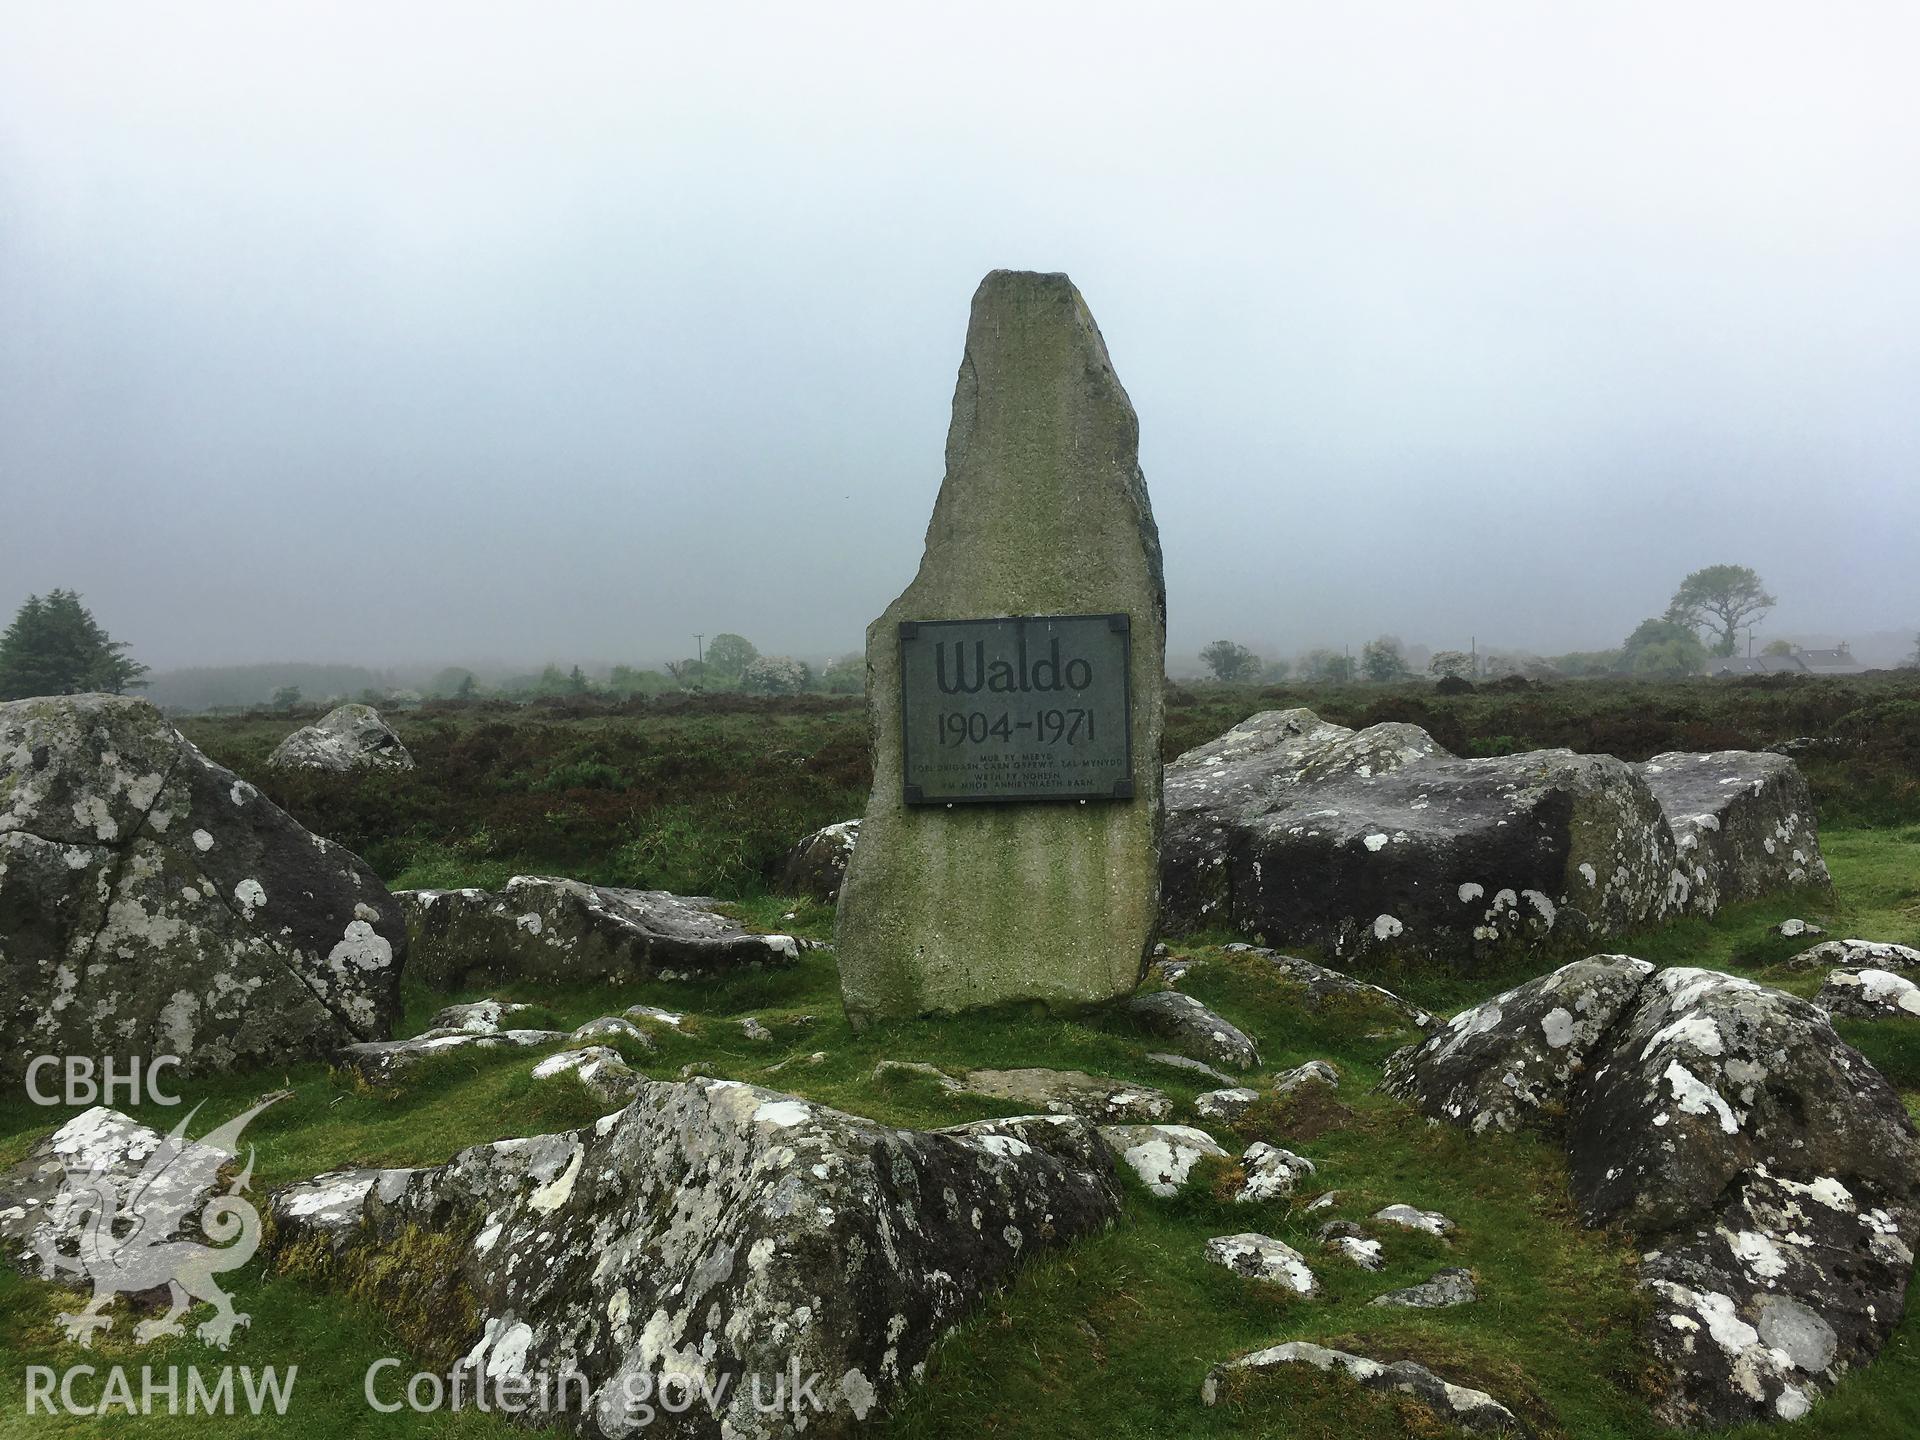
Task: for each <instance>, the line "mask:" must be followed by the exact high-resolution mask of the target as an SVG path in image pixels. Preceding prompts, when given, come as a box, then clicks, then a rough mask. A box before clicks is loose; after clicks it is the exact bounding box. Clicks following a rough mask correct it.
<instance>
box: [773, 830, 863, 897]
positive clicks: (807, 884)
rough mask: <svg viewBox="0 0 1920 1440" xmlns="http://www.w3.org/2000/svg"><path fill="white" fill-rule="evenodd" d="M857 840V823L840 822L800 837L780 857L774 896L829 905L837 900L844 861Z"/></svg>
mask: <svg viewBox="0 0 1920 1440" xmlns="http://www.w3.org/2000/svg"><path fill="white" fill-rule="evenodd" d="M859 838H860V822H859V821H858V820H857V819H855V820H842V821H841V822H840V823H839V824H837V825H828V826H826V827H825V828H823V829H820V830H816V831H814V832H813V833H812V834H811V835H808V836H806V837H804V838H803V839H802V840H801V841H800V842H799V843H798V844H797V845H795V846H794V847H793V848H792V849H791V850H789V851H788V852H787V853H786V854H785V855H783V856H781V857H780V866H779V868H778V869H777V870H776V871H775V872H774V879H773V888H774V893H776V894H779V895H804V896H806V897H807V898H808V899H810V900H818V901H819V902H820V903H821V904H822V905H831V904H833V902H834V901H836V900H838V899H839V898H840V882H841V881H842V880H844V879H845V878H846V875H847V861H848V860H850V859H852V858H853V847H854V844H855V842H856V841H858V840H859Z"/></svg>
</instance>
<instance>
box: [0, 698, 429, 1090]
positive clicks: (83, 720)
mask: <svg viewBox="0 0 1920 1440" xmlns="http://www.w3.org/2000/svg"><path fill="white" fill-rule="evenodd" d="M406 944H407V941H406V929H405V925H404V923H403V921H402V919H401V915H400V912H399V909H398V907H397V906H396V905H395V904H394V901H393V899H392V897H391V896H389V895H388V894H387V890H386V887H385V886H384V885H382V884H381V883H380V881H379V878H378V877H377V876H375V875H374V873H373V872H372V871H371V870H369V869H368V868H367V867H366V865H364V864H363V863H361V861H360V860H359V859H358V858H356V857H355V856H354V855H352V854H350V853H348V852H347V851H346V850H343V849H341V848H340V847H339V846H337V845H334V844H331V843H330V842H328V841H326V840H323V839H321V838H320V837H318V836H316V835H312V834H309V833H308V832H307V831H306V830H305V829H303V828H302V827H301V826H300V824H299V823H298V822H297V821H295V820H294V819H293V818H292V817H291V816H289V815H288V814H287V813H286V812H285V811H283V810H281V809H280V808H279V807H278V806H277V805H274V804H273V803H272V802H271V801H269V800H267V799H266V798H265V797H264V796H262V795H261V794H260V792H259V791H258V790H256V789H255V788H254V787H253V786H251V785H249V784H248V783H247V782H245V781H244V780H240V779H238V778H236V777H235V776H234V775H233V774H231V773H230V772H228V771H226V770H223V769H221V768H220V767H219V766H218V765H215V764H213V763H212V762H211V761H209V760H208V759H207V758H206V757H205V756H204V755H202V754H201V753H200V752H199V751H198V750H196V749H195V748H194V747H193V746H192V745H190V744H188V743H187V742H186V741H185V740H184V739H182V738H181V736H180V734H179V733H178V732H177V731H176V730H174V728H173V727H172V726H171V725H169V724H167V722H166V721H165V720H164V719H162V718H161V715H160V712H159V711H158V710H156V709H154V708H153V706H151V705H149V704H147V703H146V702H145V701H143V700H133V699H126V698H123V697H120V696H114V695H76V696H66V697H60V698H54V699H44V700H18V701H14V702H12V703H10V704H6V705H0V1081H5V1082H7V1083H12V1082H13V1081H15V1080H17V1079H18V1078H19V1077H20V1076H21V1074H22V1072H23V1069H24V1066H25V1065H26V1063H27V1061H28V1060H29V1058H30V1057H32V1056H34V1055H42V1054H54V1055H92V1056H95V1057H102V1058H104V1057H108V1056H112V1057H119V1059H120V1061H121V1063H122V1065H123V1066H124V1065H125V1064H126V1063H127V1061H128V1059H130V1057H132V1056H135V1055H140V1056H147V1057H152V1056H157V1055H177V1056H179V1057H180V1058H181V1059H182V1061H183V1062H184V1063H185V1067H186V1068H187V1069H188V1070H190V1071H197V1072H208V1071H218V1070H228V1069H235V1068H242V1067H246V1066H252V1065H264V1064H276V1065H277V1064H283V1063H286V1062H289V1061H294V1060H299V1059H304V1058H309V1057H317V1056H325V1055H328V1054H330V1053H331V1052H332V1051H333V1050H334V1049H335V1048H337V1047H338V1046H340V1045H341V1044H344V1043H351V1042H354V1041H362V1040H374V1039H379V1038H382V1037H384V1036H386V1035H389V1034H391V1033H392V1028H393V1025H394V1023H395V1021H396V1020H397V1019H398V1017H399V1011H400V1001H399V980H400V969H401V965H402V963H403V960H404V957H405V954H406Z"/></svg>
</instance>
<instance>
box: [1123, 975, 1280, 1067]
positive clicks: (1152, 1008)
mask: <svg viewBox="0 0 1920 1440" xmlns="http://www.w3.org/2000/svg"><path fill="white" fill-rule="evenodd" d="M1127 1013H1128V1014H1129V1015H1131V1016H1132V1017H1133V1018H1134V1020H1135V1021H1136V1022H1137V1023H1138V1024H1139V1025H1140V1027H1141V1028H1142V1029H1144V1030H1145V1031H1147V1033H1148V1034H1150V1035H1156V1036H1158V1037H1159V1038H1160V1039H1162V1040H1169V1041H1171V1042H1173V1044H1175V1045H1176V1046H1178V1047H1179V1048H1180V1049H1182V1050H1184V1051H1186V1052H1187V1053H1188V1054H1189V1055H1191V1056H1193V1057H1194V1058H1195V1059H1196V1060H1204V1061H1206V1062H1207V1063H1208V1064H1209V1065H1220V1066H1224V1067H1225V1068H1226V1069H1228V1070H1251V1069H1253V1068H1254V1067H1255V1066H1256V1065H1258V1064H1259V1063H1260V1051H1259V1050H1258V1048H1256V1047H1255V1045H1254V1043H1253V1041H1251V1040H1250V1039H1248V1038H1247V1036H1246V1034H1245V1032H1244V1031H1242V1030H1241V1029H1240V1028H1239V1027H1238V1026H1237V1025H1235V1024H1233V1022H1231V1021H1229V1020H1225V1019H1222V1018H1221V1017H1220V1016H1219V1015H1217V1014H1215V1013H1214V1012H1213V1011H1212V1010H1211V1009H1209V1008H1208V1007H1207V1006H1206V1005H1203V1004H1201V1002H1200V1001H1198V1000H1196V999H1194V998H1193V997H1192V996H1191V995H1182V994H1181V993H1180V992H1179V991H1178V990H1154V991H1150V992H1148V993H1147V994H1144V995H1135V996H1134V997H1133V998H1132V999H1131V1000H1129V1001H1128V1002H1127Z"/></svg>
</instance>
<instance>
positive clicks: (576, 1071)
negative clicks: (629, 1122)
mask: <svg viewBox="0 0 1920 1440" xmlns="http://www.w3.org/2000/svg"><path fill="white" fill-rule="evenodd" d="M563 1076H570V1077H571V1078H572V1079H574V1080H575V1081H577V1082H579V1084H580V1087H581V1088H582V1089H584V1090H585V1091H586V1092H587V1093H588V1094H589V1095H592V1096H593V1097H594V1098H595V1099H598V1100H604V1101H606V1102H607V1103H608V1104H610V1105H624V1104H626V1103H627V1101H629V1100H631V1099H632V1098H633V1097H634V1095H635V1094H637V1093H638V1092H639V1089H640V1087H641V1085H643V1084H644V1083H645V1082H646V1076H644V1075H642V1074H641V1073H640V1072H639V1071H638V1070H635V1069H634V1068H633V1067H632V1066H631V1065H629V1064H627V1062H626V1060H625V1059H624V1058H622V1056H621V1054H620V1052H619V1051H618V1050H614V1049H611V1048H610V1047H608V1046H605V1045H588V1046H587V1047H585V1048H584V1049H581V1050H562V1051H561V1052H560V1053H559V1054H558V1055H549V1056H548V1057H547V1058H546V1059H544V1060H542V1061H541V1062H540V1063H539V1064H538V1065H536V1066H534V1067H533V1078H534V1079H536V1080H557V1079H560V1078H562V1077H563Z"/></svg>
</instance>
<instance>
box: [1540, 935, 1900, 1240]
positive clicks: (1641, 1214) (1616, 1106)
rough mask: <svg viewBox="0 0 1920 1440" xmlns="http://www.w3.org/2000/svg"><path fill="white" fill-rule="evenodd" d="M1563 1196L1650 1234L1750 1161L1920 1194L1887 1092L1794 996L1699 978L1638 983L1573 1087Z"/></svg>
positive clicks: (1675, 972) (1672, 974)
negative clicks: (1568, 1191)
mask: <svg viewBox="0 0 1920 1440" xmlns="http://www.w3.org/2000/svg"><path fill="white" fill-rule="evenodd" d="M1569 1128H1570V1130H1571V1131H1572V1133H1574V1134H1575V1135H1576V1136H1577V1137H1578V1140H1577V1143H1576V1144H1575V1146H1574V1147H1573V1150H1572V1153H1571V1155H1570V1157H1569V1158H1570V1161H1571V1175H1572V1181H1573V1192H1574V1197H1575V1199H1576V1201H1577V1202H1578V1203H1579V1205H1580V1208H1581V1211H1582V1213H1583V1214H1584V1215H1585V1216H1586V1218H1587V1219H1588V1221H1589V1223H1592V1224H1604V1223H1606V1222H1608V1221H1613V1220H1618V1221H1620V1222H1622V1223H1624V1224H1625V1225H1626V1226H1627V1227H1628V1228H1629V1229H1631V1230H1633V1231H1634V1232H1635V1233H1637V1234H1651V1233H1653V1232H1655V1231H1658V1230H1662V1229H1667V1228H1670V1227H1672V1226H1675V1225H1680V1224H1685V1223H1686V1222H1687V1221H1689V1220H1691V1219H1693V1218H1695V1217H1697V1216H1699V1215H1701V1214H1703V1213H1705V1212H1706V1211H1707V1210H1708V1209H1709V1208H1710V1207H1711V1206H1712V1205H1713V1204H1714V1202H1715V1201H1716V1200H1717V1199H1718V1198H1719V1197H1720V1196H1722V1195H1724V1194H1726V1193H1727V1192H1728V1190H1729V1188H1730V1187H1731V1186H1732V1184H1733V1182H1734V1180H1735V1179H1736V1178H1737V1177H1738V1176H1740V1175H1741V1174H1743V1173H1745V1172H1748V1171H1752V1170H1754V1169H1755V1168H1756V1167H1767V1168H1768V1169H1770V1170H1771V1171H1772V1172H1773V1173H1775V1174H1780V1175H1790V1176H1794V1177H1797V1178H1800V1179H1804V1180H1806V1181H1809V1182H1811V1181H1814V1180H1816V1179H1820V1178H1822V1177H1837V1178H1839V1179H1841V1180H1842V1181H1844V1182H1845V1183H1847V1184H1848V1185H1849V1186H1852V1187H1855V1188H1862V1189H1865V1190H1869V1191H1874V1192H1878V1193H1880V1194H1883V1195H1885V1196H1887V1197H1889V1198H1890V1199H1892V1200H1894V1202H1895V1203H1899V1204H1911V1203H1913V1202H1914V1201H1915V1200H1916V1199H1920V1169H1916V1166H1920V1144H1917V1143H1916V1138H1915V1133H1914V1128H1913V1124H1912V1122H1911V1121H1909V1120H1908V1119H1907V1115H1906V1110H1905V1108H1904V1107H1903V1106H1902V1105H1901V1103H1900V1097H1899V1094H1898V1092H1896V1091H1895V1090H1894V1089H1893V1087H1892V1086H1891V1085H1889V1084H1887V1082H1886V1080H1885V1078H1884V1077H1883V1076H1881V1074H1880V1072H1879V1071H1877V1070H1875V1069H1874V1068H1873V1066H1872V1065H1870V1064H1869V1063H1867V1061H1866V1059H1865V1058H1864V1057H1863V1056H1861V1054H1860V1053H1859V1052H1858V1051H1856V1050H1854V1049H1853V1048H1852V1047H1851V1046H1848V1045H1846V1044H1844V1043H1843V1042H1842V1041H1841V1040H1840V1038H1839V1037H1838V1036H1837V1035H1835V1034H1834V1033H1833V1026H1832V1024H1831V1023H1830V1022H1829V1020H1828V1019H1827V1017H1826V1015H1825V1014H1823V1013H1822V1012H1821V1011H1819V1010H1817V1009H1815V1008H1814V1007H1813V1006H1812V1005H1810V1004H1809V1003H1807V1002H1806V1001H1805V1000H1801V999H1798V998H1797V997H1795V996H1792V995H1789V994H1787V993H1786V992H1785V991H1782V990H1775V989H1772V988H1770V987H1768V986H1764V985H1757V984H1755V983H1754V982H1753V981H1751V980H1745V979H1742V978H1740V977H1739V976H1735V975H1722V974H1719V973H1717V972H1715V971H1711V970H1695V969H1687V968H1675V969H1671V970H1661V971H1658V972H1656V973H1654V974H1653V975H1651V976H1649V977H1648V978H1647V980H1646V982H1645V984H1644V986H1643V987H1642V989H1641V992H1640V994H1639V996H1638V997H1637V999H1636V1003H1635V1004H1634V1006H1633V1007H1632V1009H1631V1010H1630V1011H1629V1012H1628V1014H1627V1015H1626V1017H1625V1018H1624V1019H1623V1020H1622V1022H1621V1024H1620V1026H1619V1029H1618V1031H1617V1032H1616V1034H1615V1035H1614V1036H1613V1037H1612V1039H1611V1043H1610V1045H1609V1048H1608V1053H1607V1054H1606V1055H1605V1056H1595V1057H1593V1059H1592V1061H1591V1068H1590V1070H1589V1073H1588V1074H1587V1075H1586V1076H1585V1077H1584V1079H1583V1081H1582V1083H1581V1085H1580V1086H1579V1087H1578V1089H1577V1090H1576V1091H1575V1094H1574V1097H1573V1105H1572V1109H1571V1123H1570V1126H1569Z"/></svg>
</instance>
